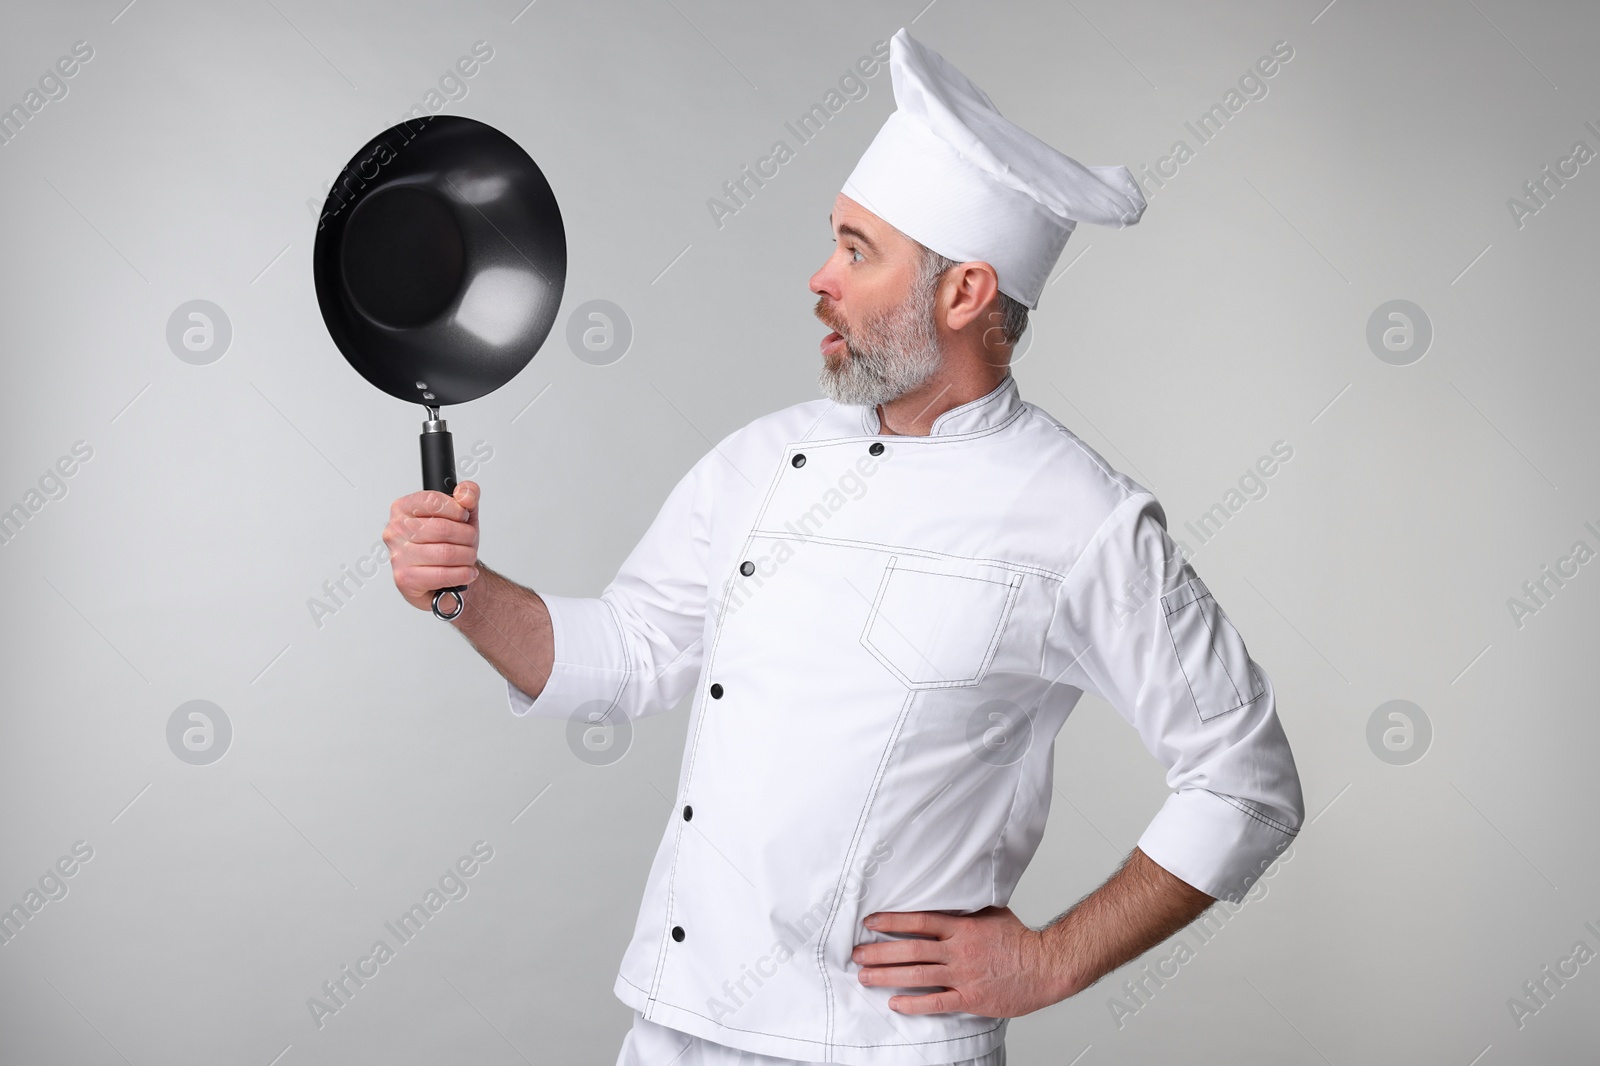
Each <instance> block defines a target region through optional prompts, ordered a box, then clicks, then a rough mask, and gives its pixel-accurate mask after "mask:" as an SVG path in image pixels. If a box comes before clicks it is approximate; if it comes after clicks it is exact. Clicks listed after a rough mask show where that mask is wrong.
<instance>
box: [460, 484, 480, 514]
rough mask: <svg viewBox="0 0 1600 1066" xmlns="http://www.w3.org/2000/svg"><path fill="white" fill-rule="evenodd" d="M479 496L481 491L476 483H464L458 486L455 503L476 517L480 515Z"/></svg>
mask: <svg viewBox="0 0 1600 1066" xmlns="http://www.w3.org/2000/svg"><path fill="white" fill-rule="evenodd" d="M479 495H480V490H479V488H478V483H477V482H476V481H462V482H458V483H457V484H456V491H455V501H456V502H457V503H458V504H460V505H461V506H462V507H463V508H465V509H466V510H467V511H468V512H470V513H471V514H472V515H473V516H474V517H476V516H477V513H478V497H479Z"/></svg>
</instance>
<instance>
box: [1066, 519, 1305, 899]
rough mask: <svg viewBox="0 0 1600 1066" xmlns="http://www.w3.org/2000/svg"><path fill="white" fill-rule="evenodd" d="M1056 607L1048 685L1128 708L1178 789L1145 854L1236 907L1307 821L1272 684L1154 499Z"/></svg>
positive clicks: (1125, 522)
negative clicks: (1053, 683)
mask: <svg viewBox="0 0 1600 1066" xmlns="http://www.w3.org/2000/svg"><path fill="white" fill-rule="evenodd" d="M1058 597H1059V598H1058V601H1057V604H1056V613H1055V617H1054V619H1053V620H1052V622H1051V626H1050V633H1049V638H1048V641H1047V654H1046V660H1045V666H1046V670H1047V673H1046V676H1047V677H1053V679H1054V680H1056V681H1058V682H1060V683H1065V684H1072V685H1076V686H1078V687H1079V688H1081V689H1083V690H1084V691H1085V692H1093V693H1094V694H1096V695H1098V696H1100V697H1101V698H1102V699H1104V700H1105V701H1106V702H1108V703H1110V704H1111V705H1112V706H1113V707H1114V708H1116V710H1117V712H1118V713H1119V714H1121V715H1122V717H1123V718H1124V719H1126V720H1127V721H1128V723H1129V724H1130V725H1132V726H1133V727H1134V728H1135V729H1136V730H1137V731H1138V733H1139V738H1140V740H1142V741H1143V743H1144V746H1145V748H1146V749H1147V750H1148V751H1149V752H1150V754H1151V755H1153V756H1154V757H1155V758H1156V759H1157V760H1159V761H1160V762H1161V764H1162V765H1163V766H1165V767H1166V769H1167V787H1169V788H1171V789H1173V790H1174V791H1173V792H1172V794H1171V795H1169V796H1168V797H1167V800H1166V802H1165V804H1164V805H1163V806H1162V807H1161V809H1160V810H1159V811H1158V812H1157V813H1156V816H1155V818H1154V819H1153V820H1152V821H1151V822H1150V824H1149V826H1148V827H1147V828H1146V829H1145V831H1144V833H1143V835H1142V836H1141V837H1140V838H1139V842H1138V846H1139V849H1140V850H1141V851H1143V852H1144V853H1145V854H1147V855H1148V856H1149V857H1150V858H1151V859H1152V860H1154V861H1155V862H1156V863H1157V864H1159V865H1160V866H1161V867H1162V868H1164V869H1166V870H1167V871H1168V872H1170V873H1171V874H1173V875H1174V876H1176V877H1178V878H1179V879H1180V880H1183V881H1185V882H1187V883H1188V884H1190V885H1193V886H1194V887H1195V888H1198V889H1200V890H1201V891H1203V892H1206V893H1208V894H1210V895H1212V896H1215V897H1217V898H1219V899H1225V900H1229V901H1233V902H1237V901H1238V900H1239V899H1240V898H1242V897H1243V895H1244V893H1245V892H1246V891H1247V890H1248V889H1249V887H1250V886H1251V885H1252V884H1254V883H1255V881H1256V879H1257V878H1259V877H1260V876H1261V874H1262V873H1263V872H1264V871H1265V870H1266V869H1267V868H1268V867H1269V866H1270V865H1271V864H1272V861H1273V860H1274V859H1275V858H1276V857H1277V856H1278V854H1279V853H1281V852H1282V851H1283V850H1284V849H1285V848H1286V847H1287V846H1288V845H1289V843H1290V842H1291V841H1292V840H1293V839H1294V837H1295V835H1296V834H1297V833H1298V832H1299V830H1300V825H1301V822H1302V820H1303V818H1304V815H1305V808H1304V800H1303V798H1302V796H1301V791H1300V777H1299V773H1298V771H1297V770H1296V768H1295V763H1294V755H1293V753H1292V752H1291V751H1290V749H1289V741H1288V738H1287V737H1286V736H1285V735H1284V731H1283V726H1282V723H1281V722H1280V721H1279V719H1278V714H1277V707H1276V702H1275V698H1274V694H1273V689H1272V681H1271V679H1270V678H1269V677H1268V676H1267V673H1266V671H1265V670H1263V669H1262V668H1261V667H1260V665H1259V664H1257V663H1256V662H1254V661H1253V660H1252V659H1251V658H1250V655H1249V652H1248V651H1247V649H1246V647H1245V643H1244V639H1243V638H1242V637H1241V636H1240V635H1239V633H1238V631H1237V630H1236V629H1235V628H1234V626H1233V623H1232V622H1231V621H1230V620H1229V619H1228V616H1227V615H1226V614H1225V613H1224V612H1223V610H1222V608H1221V607H1220V606H1219V605H1218V604H1217V602H1216V599H1215V598H1214V597H1213V596H1212V595H1211V593H1210V590H1209V589H1207V588H1206V586H1205V583H1204V582H1203V581H1201V580H1200V577H1199V575H1198V574H1196V573H1195V571H1194V569H1193V567H1191V566H1190V565H1189V563H1188V562H1187V561H1186V560H1185V559H1184V558H1183V555H1182V554H1181V552H1180V551H1179V549H1178V547H1177V545H1176V544H1175V543H1174V541H1173V540H1172V538H1171V537H1169V536H1168V535H1167V530H1166V516H1165V514H1164V512H1163V511H1162V508H1161V504H1160V503H1159V502H1158V501H1157V500H1156V498H1155V497H1154V496H1152V495H1150V494H1149V493H1136V494H1133V495H1131V496H1129V497H1127V498H1126V499H1124V500H1123V501H1122V502H1121V503H1120V504H1119V505H1118V506H1117V507H1116V509H1115V510H1114V511H1113V512H1112V513H1111V514H1110V515H1109V516H1108V517H1107V518H1106V520H1105V521H1104V523H1102V525H1101V527H1100V528H1099V530H1098V531H1097V532H1096V533H1095V535H1094V536H1093V538H1091V540H1090V542H1089V543H1088V545H1087V546H1086V547H1085V549H1084V551H1083V553H1082V554H1081V556H1080V557H1079V559H1078V560H1077V562H1075V563H1074V564H1073V566H1072V568H1071V570H1070V571H1069V572H1068V574H1067V576H1066V579H1065V580H1064V581H1063V582H1062V583H1061V586H1060V589H1059V591H1058Z"/></svg>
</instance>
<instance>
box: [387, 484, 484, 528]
mask: <svg viewBox="0 0 1600 1066" xmlns="http://www.w3.org/2000/svg"><path fill="white" fill-rule="evenodd" d="M468 484H471V483H470V482H468ZM460 487H461V486H459V485H457V486H456V488H457V489H460ZM472 500H473V502H474V503H476V502H477V486H476V485H473V487H472ZM389 516H390V517H391V518H413V517H415V518H428V517H431V516H438V517H439V518H448V519H451V520H453V521H456V522H465V521H466V520H467V518H468V517H469V515H468V513H467V509H466V508H465V507H463V506H461V504H460V503H458V502H457V501H456V500H455V499H454V498H453V497H450V496H446V495H445V494H444V493H442V492H435V491H433V490H432V489H424V490H423V491H421V492H413V493H411V495H409V496H402V497H400V498H399V499H398V500H396V501H394V503H393V504H392V505H391V506H390V508H389Z"/></svg>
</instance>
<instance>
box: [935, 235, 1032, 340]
mask: <svg viewBox="0 0 1600 1066" xmlns="http://www.w3.org/2000/svg"><path fill="white" fill-rule="evenodd" d="M918 247H919V248H921V249H922V257H921V260H920V261H919V262H918V263H917V285H918V286H919V287H920V288H921V289H922V290H924V291H931V290H932V289H933V287H934V286H935V285H936V284H937V283H938V281H939V278H940V277H941V276H942V275H943V274H944V272H945V271H946V270H949V269H950V268H951V267H953V266H955V265H956V261H955V260H954V259H946V258H945V257H944V256H942V255H940V254H939V253H938V252H936V251H934V250H933V249H932V248H929V247H927V246H926V245H921V244H919V245H918ZM998 295H999V297H1000V311H1001V321H1000V329H1001V331H1002V332H1003V333H1004V334H1005V340H1006V344H1007V345H1009V346H1011V347H1013V348H1014V347H1016V344H1017V342H1018V341H1019V340H1021V339H1022V334H1023V333H1024V332H1025V331H1026V330H1027V328H1028V305H1027V304H1024V303H1022V302H1020V301H1018V300H1013V299H1012V298H1011V297H1009V296H1007V295H1006V294H1005V293H1003V292H1002V293H998Z"/></svg>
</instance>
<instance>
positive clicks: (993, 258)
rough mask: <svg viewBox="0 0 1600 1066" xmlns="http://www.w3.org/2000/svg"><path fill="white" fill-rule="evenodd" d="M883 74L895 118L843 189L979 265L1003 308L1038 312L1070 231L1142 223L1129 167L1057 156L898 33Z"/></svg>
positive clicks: (950, 254)
mask: <svg viewBox="0 0 1600 1066" xmlns="http://www.w3.org/2000/svg"><path fill="white" fill-rule="evenodd" d="M889 71H890V76H891V78H892V80H893V82H894V102H895V106H896V110H895V112H894V113H893V114H891V115H890V116H889V118H888V120H887V121H885V122H884V124H883V127H882V128H881V129H880V130H878V135H877V137H875V138H874V139H873V141H872V144H871V145H869V146H868V148H867V151H866V154H865V155H863V156H862V157H861V160H860V162H858V163H857V164H856V168H855V170H854V171H852V172H851V174H850V177H849V178H848V179H847V180H846V181H845V183H844V188H843V189H842V190H841V191H842V192H843V193H844V194H845V195H846V196H848V197H849V198H850V199H852V200H854V201H856V202H857V203H859V204H860V205H861V206H862V207H865V208H866V209H867V210H869V211H871V212H872V213H873V214H875V215H877V216H878V217H879V218H881V219H883V220H884V221H885V222H887V223H889V224H890V225H891V226H893V227H894V228H895V229H898V230H899V231H900V232H901V233H904V234H905V235H906V236H908V237H910V238H911V239H912V240H915V241H918V242H920V243H922V244H923V245H926V246H927V247H928V248H931V249H933V250H934V251H935V252H938V253H939V254H940V255H942V256H944V257H945V258H947V259H954V260H955V261H956V262H958V263H964V262H971V261H973V260H982V261H983V262H986V263H988V264H989V265H990V266H992V267H994V270H995V274H996V276H997V277H998V278H999V283H1000V291H1001V292H1003V293H1005V294H1006V295H1007V296H1010V297H1011V298H1012V299H1015V300H1018V301H1020V302H1022V303H1024V304H1026V305H1027V306H1028V307H1029V308H1030V309H1032V308H1037V307H1038V306H1039V293H1040V292H1041V291H1042V290H1043V289H1044V284H1045V280H1046V279H1047V278H1048V277H1049V275H1050V270H1051V268H1052V267H1053V266H1054V265H1055V262H1056V260H1057V259H1059V258H1060V256H1061V249H1062V248H1064V247H1066V243H1067V238H1068V237H1070V236H1071V235H1072V230H1073V228H1074V227H1075V226H1076V225H1077V224H1078V223H1079V222H1093V223H1095V224H1096V225H1101V226H1115V227H1117V228H1119V229H1120V228H1121V227H1123V226H1131V225H1133V224H1134V223H1135V222H1138V221H1139V216H1141V215H1142V214H1144V208H1145V199H1144V194H1143V193H1142V192H1141V191H1140V189H1139V184H1138V182H1136V181H1135V180H1134V179H1133V175H1132V174H1130V173H1129V172H1128V168H1127V167H1124V166H1109V167H1086V166H1084V165H1083V164H1081V163H1079V162H1078V161H1077V160H1075V159H1071V158H1069V157H1067V156H1065V155H1062V154H1061V153H1060V152H1058V151H1056V150H1055V149H1054V148H1052V147H1050V146H1049V145H1048V144H1045V143H1044V142H1043V141H1041V140H1040V139H1039V138H1037V137H1035V136H1034V135H1033V134H1031V133H1029V132H1028V131H1027V130H1025V129H1023V128H1022V127H1021V126H1018V125H1017V124H1016V123H1014V122H1012V121H1010V120H1009V119H1006V118H1004V117H1003V116H1001V114H1000V112H999V111H998V110H997V109H996V108H995V106H994V103H993V102H992V101H990V99H989V97H988V96H986V95H985V94H984V91H983V90H982V89H980V88H978V87H977V86H976V85H974V84H972V82H971V81H970V80H968V78H967V76H966V75H965V74H962V73H961V72H960V71H959V70H957V69H956V68H955V67H953V66H951V65H950V63H949V61H948V60H946V59H945V58H944V57H943V56H941V55H940V54H939V53H937V52H935V51H933V50H932V49H929V48H927V47H925V46H923V45H922V44H920V43H918V42H917V41H915V40H913V39H912V37H911V35H910V34H909V33H907V32H906V30H905V29H904V28H903V27H902V28H901V30H900V31H899V32H898V33H896V34H895V35H894V37H893V38H892V39H891V40H890V42H889Z"/></svg>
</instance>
